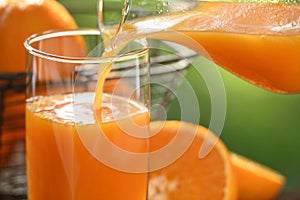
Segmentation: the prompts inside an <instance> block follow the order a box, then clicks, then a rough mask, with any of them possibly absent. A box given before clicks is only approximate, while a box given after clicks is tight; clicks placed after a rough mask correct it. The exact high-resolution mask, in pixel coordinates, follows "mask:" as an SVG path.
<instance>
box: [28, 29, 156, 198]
mask: <svg viewBox="0 0 300 200" xmlns="http://www.w3.org/2000/svg"><path fill="white" fill-rule="evenodd" d="M102 43H103V41H102V36H101V34H100V32H99V31H98V30H94V29H82V30H81V29H79V30H62V31H52V32H46V33H42V34H36V35H33V36H31V37H30V38H28V39H27V40H26V42H25V47H26V50H27V90H26V92H27V99H26V154H27V176H28V198H29V199H30V200H36V199H38V200H39V199H43V200H46V199H49V200H50V199H51V200H53V199H56V200H59V199H61V200H68V199H70V200H71V199H89V200H93V199H99V198H100V199H111V200H113V199H115V200H119V199H128V200H134V199H136V200H141V199H146V192H147V181H148V179H147V177H148V175H147V172H148V169H147V167H148V142H147V137H148V125H149V121H150V115H149V105H150V103H149V101H150V87H149V56H148V52H149V46H148V44H147V43H146V42H145V41H143V40H135V41H132V42H130V43H129V44H128V45H127V46H126V47H125V48H124V49H122V50H121V51H120V52H119V53H118V55H113V56H110V57H108V56H105V55H104V54H103V53H104V52H103V48H102V46H101V44H102ZM103 69H110V70H103ZM104 72H105V73H104ZM103 76H104V77H103ZM103 82H104V83H103Z"/></svg>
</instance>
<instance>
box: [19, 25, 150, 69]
mask: <svg viewBox="0 0 300 200" xmlns="http://www.w3.org/2000/svg"><path fill="white" fill-rule="evenodd" d="M76 35H82V36H88V35H98V36H99V35H101V31H100V30H98V29H96V28H78V29H58V30H48V31H44V32H41V33H36V34H33V35H31V36H29V37H28V38H27V39H26V40H25V42H24V46H25V49H26V51H27V52H28V53H30V54H32V55H34V56H37V57H40V58H43V59H47V60H52V61H57V62H65V63H77V64H99V63H104V62H113V61H116V60H117V61H125V60H129V59H132V56H140V55H144V54H145V53H148V52H149V49H150V45H149V44H148V42H147V41H146V40H145V39H136V40H133V41H139V43H140V44H141V45H143V46H142V47H141V48H138V49H137V50H134V51H131V52H128V53H122V54H118V55H115V56H104V57H103V56H99V57H89V56H88V55H87V56H84V57H80V56H78V57H75V56H63V55H56V54H51V53H47V52H44V51H41V50H39V49H37V48H34V47H33V46H31V44H32V43H34V42H38V41H41V40H43V39H49V38H55V37H59V36H76Z"/></svg>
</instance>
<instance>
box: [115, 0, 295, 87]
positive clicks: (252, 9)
mask: <svg viewBox="0 0 300 200" xmlns="http://www.w3.org/2000/svg"><path fill="white" fill-rule="evenodd" d="M172 31H173V32H172ZM175 32H176V34H175ZM178 33H180V34H183V35H185V36H186V37H188V38H189V39H193V41H194V42H196V43H198V44H199V45H200V46H198V47H197V46H195V44H193V43H192V42H190V40H184V39H179V38H178ZM174 34H175V35H174ZM138 37H149V38H157V39H164V40H170V41H172V42H176V43H180V44H182V45H185V46H188V47H190V48H192V49H194V50H195V51H198V52H199V54H203V49H204V50H205V51H206V53H207V55H209V57H210V58H211V59H212V60H213V61H214V62H216V63H217V64H218V65H220V66H221V67H223V68H225V69H227V70H228V71H230V72H232V73H233V74H236V75H237V76H239V77H241V78H243V79H245V80H247V81H249V82H251V83H254V84H255V85H257V86H260V87H262V88H265V89H268V90H272V91H275V92H282V93H296V92H300V81H299V77H300V57H299V55H300V5H298V4H284V3H282V4H272V3H244V2H243V3H232V2H230V3H226V2H204V3H199V5H198V6H197V8H195V9H193V10H190V11H187V12H181V13H171V14H164V15H158V16H151V17H147V18H138V19H135V20H129V21H127V22H126V23H125V24H124V25H123V27H122V32H119V33H118V35H117V37H116V38H115V41H114V43H116V44H122V43H124V42H126V41H128V40H131V39H132V38H138Z"/></svg>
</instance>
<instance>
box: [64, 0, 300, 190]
mask: <svg viewBox="0 0 300 200" xmlns="http://www.w3.org/2000/svg"><path fill="white" fill-rule="evenodd" d="M59 1H60V2H61V3H63V4H64V5H65V6H66V7H67V8H68V9H69V10H70V11H71V13H72V15H73V16H74V18H75V20H76V21H77V23H78V25H79V26H80V27H97V1H96V0H59ZM116 2H117V1H116ZM119 2H120V0H119ZM121 2H122V1H121ZM299 56H300V55H299ZM220 73H221V75H222V78H223V81H224V84H225V89H226V94H227V114H226V121H225V125H224V129H223V132H222V134H221V138H222V140H223V141H224V143H225V144H226V145H227V146H228V148H229V149H230V150H232V151H234V152H237V153H240V154H242V155H245V156H247V157H249V158H252V159H254V160H256V161H258V162H260V163H263V164H265V165H267V166H269V167H271V168H273V169H275V170H277V171H279V172H281V173H282V174H284V175H285V176H286V177H287V185H286V189H287V190H295V189H300V94H294V95H283V94H275V93H272V92H268V91H265V90H263V89H260V88H257V87H255V86H253V85H251V84H249V83H247V82H245V81H243V80H241V79H239V78H237V77H235V76H234V75H232V74H230V73H228V72H226V71H225V70H223V69H221V68H220ZM187 79H188V80H189V81H190V83H191V84H192V86H193V88H194V89H195V91H196V93H197V97H198V100H199V104H200V111H201V120H200V124H201V125H204V126H208V124H209V120H210V111H211V110H210V97H209V94H208V91H207V88H206V86H205V84H204V82H203V80H202V78H201V75H199V74H198V73H196V72H195V69H193V68H190V69H189V72H188V74H187ZM299 81H300V77H299ZM178 92H182V93H184V90H183V89H182V88H180V87H179V88H178ZM168 119H180V112H179V109H178V104H177V101H176V100H174V101H172V102H171V104H170V107H169V110H168Z"/></svg>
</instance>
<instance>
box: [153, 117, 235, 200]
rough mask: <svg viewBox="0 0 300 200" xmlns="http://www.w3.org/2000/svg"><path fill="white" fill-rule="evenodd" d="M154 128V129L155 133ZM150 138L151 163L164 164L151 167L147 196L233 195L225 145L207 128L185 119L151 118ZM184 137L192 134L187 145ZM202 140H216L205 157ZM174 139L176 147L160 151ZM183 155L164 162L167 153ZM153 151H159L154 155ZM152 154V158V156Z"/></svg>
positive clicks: (177, 198)
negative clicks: (201, 154)
mask: <svg viewBox="0 0 300 200" xmlns="http://www.w3.org/2000/svg"><path fill="white" fill-rule="evenodd" d="M154 132H155V133H154ZM151 133H152V134H155V135H153V136H152V137H151V138H150V149H151V155H150V165H151V166H152V167H153V165H155V166H159V165H161V166H163V165H164V164H165V165H166V167H163V168H161V169H157V170H154V171H152V172H151V173H150V179H149V200H157V199H160V200H164V199H166V200H167V199H170V200H183V199H188V200H194V199H195V200H199V199H207V200H210V199H211V200H219V199H224V200H225V199H236V195H237V193H236V188H237V187H236V184H235V178H234V174H233V171H232V168H231V163H230V159H229V158H230V157H229V156H230V154H229V153H228V150H227V148H226V147H225V145H224V144H223V143H222V142H221V141H220V140H218V138H216V136H215V135H214V134H213V133H211V132H210V131H209V130H208V129H206V128H204V127H202V126H197V125H193V124H190V123H187V122H179V121H166V122H152V123H151ZM185 138H192V142H191V143H190V144H189V145H188V148H187V149H186V150H184V146H187V144H188V143H186V140H185ZM204 142H212V144H214V142H216V143H215V145H214V147H213V148H212V150H211V151H210V152H209V153H208V155H206V156H205V157H204V158H199V156H198V155H199V150H200V148H201V147H202V145H203V143H204ZM172 143H176V145H175V146H176V147H177V148H173V149H172V148H170V150H169V151H168V152H167V153H166V154H163V151H164V148H168V145H172ZM180 148H182V153H183V154H182V155H181V156H179V158H178V159H176V160H175V162H173V163H170V164H169V165H167V164H168V163H167V161H168V157H174V158H175V157H176V156H177V155H176V151H178V150H179V151H180ZM154 153H157V154H161V155H160V156H157V157H155V158H153V155H155V154H154ZM151 156H152V158H151Z"/></svg>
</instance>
